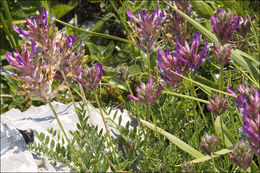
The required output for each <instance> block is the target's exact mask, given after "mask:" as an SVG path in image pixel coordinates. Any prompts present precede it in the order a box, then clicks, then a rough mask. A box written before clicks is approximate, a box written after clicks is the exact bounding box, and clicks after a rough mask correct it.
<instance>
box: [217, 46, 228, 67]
mask: <svg viewBox="0 0 260 173" xmlns="http://www.w3.org/2000/svg"><path fill="white" fill-rule="evenodd" d="M231 49H232V45H229V46H228V47H225V48H224V47H223V46H222V45H220V46H219V47H218V46H216V44H215V43H214V55H215V57H216V58H217V61H218V63H219V64H220V65H221V66H224V65H225V64H226V63H227V62H228V59H229V56H230V54H231Z"/></svg>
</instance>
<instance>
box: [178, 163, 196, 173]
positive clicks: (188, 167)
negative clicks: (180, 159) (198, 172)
mask: <svg viewBox="0 0 260 173" xmlns="http://www.w3.org/2000/svg"><path fill="white" fill-rule="evenodd" d="M181 172H183V173H184V172H195V165H194V164H193V163H191V162H189V161H188V162H184V163H182V164H181Z"/></svg>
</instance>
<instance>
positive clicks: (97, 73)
mask: <svg viewBox="0 0 260 173" xmlns="http://www.w3.org/2000/svg"><path fill="white" fill-rule="evenodd" d="M101 77H102V64H101V63H97V64H96V66H92V67H86V68H85V69H83V70H82V72H81V74H80V77H78V78H77V80H78V82H79V83H81V84H82V85H83V86H84V87H86V88H87V89H88V90H90V91H94V90H96V89H97V87H98V85H99V82H100V80H101Z"/></svg>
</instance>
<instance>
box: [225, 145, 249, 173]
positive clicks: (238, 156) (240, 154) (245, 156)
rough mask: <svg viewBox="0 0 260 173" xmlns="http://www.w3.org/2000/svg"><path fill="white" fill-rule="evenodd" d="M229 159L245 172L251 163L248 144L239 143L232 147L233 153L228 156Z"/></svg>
mask: <svg viewBox="0 0 260 173" xmlns="http://www.w3.org/2000/svg"><path fill="white" fill-rule="evenodd" d="M229 158H230V159H231V160H232V161H233V162H234V163H235V164H236V165H237V166H239V167H240V168H242V169H243V170H246V169H247V168H248V167H249V166H250V165H251V163H252V158H253V155H252V151H251V150H250V148H249V145H248V142H245V141H240V142H237V143H236V144H235V145H234V146H233V153H232V154H229Z"/></svg>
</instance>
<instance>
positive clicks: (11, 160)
mask: <svg viewBox="0 0 260 173" xmlns="http://www.w3.org/2000/svg"><path fill="white" fill-rule="evenodd" d="M37 171H38V166H37V165H36V163H35V161H34V158H33V156H32V154H31V152H30V151H28V150H27V149H26V143H25V141H24V139H23V137H22V135H21V134H20V133H19V131H18V130H17V129H16V128H14V127H12V125H11V123H9V124H8V125H7V124H6V123H2V122H1V172H37Z"/></svg>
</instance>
